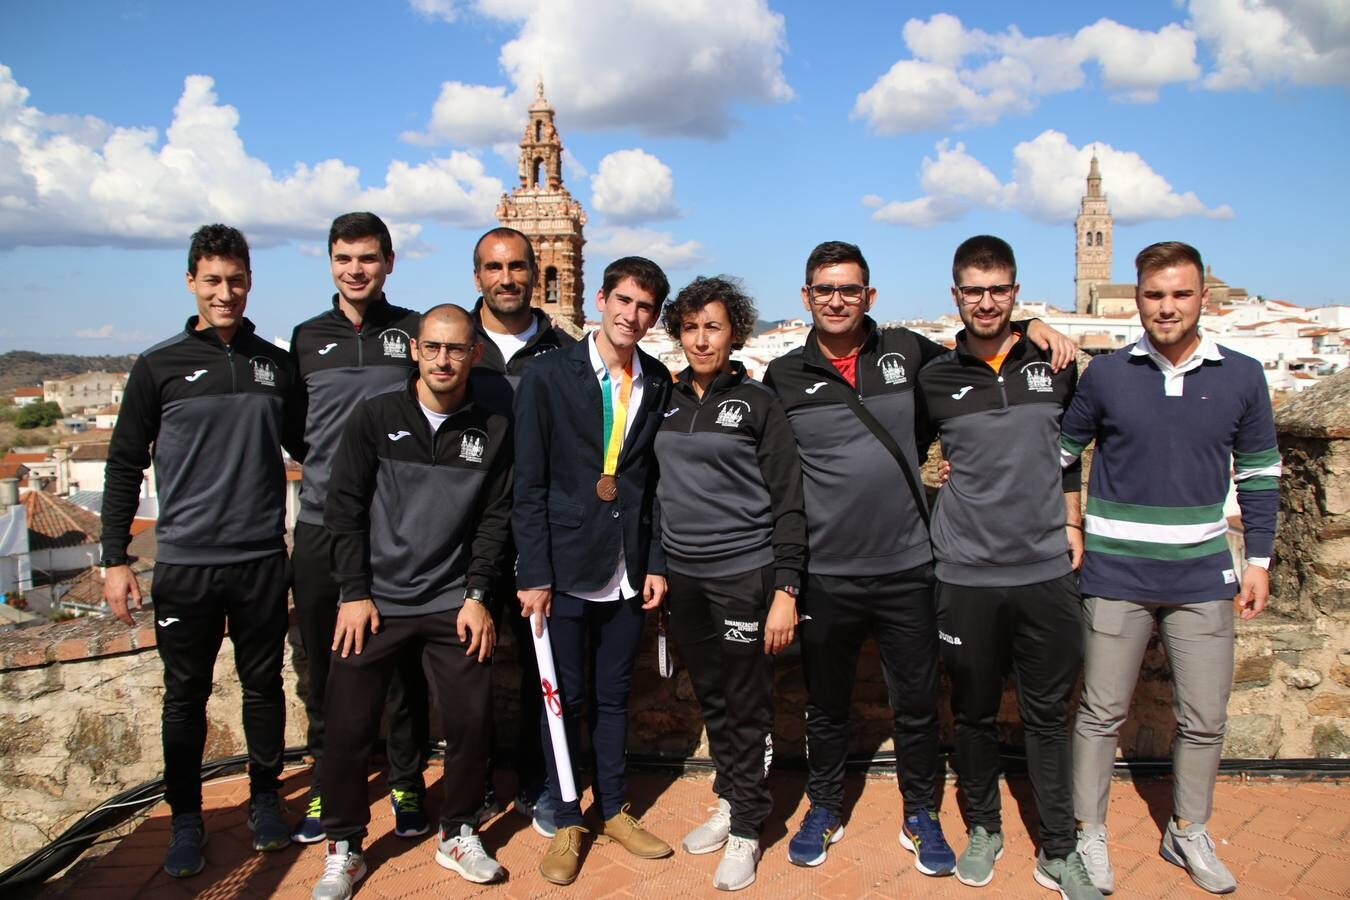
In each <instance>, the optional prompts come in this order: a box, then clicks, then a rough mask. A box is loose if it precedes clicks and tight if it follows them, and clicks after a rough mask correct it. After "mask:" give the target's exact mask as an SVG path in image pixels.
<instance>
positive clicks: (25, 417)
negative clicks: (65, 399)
mask: <svg viewBox="0 0 1350 900" xmlns="http://www.w3.org/2000/svg"><path fill="white" fill-rule="evenodd" d="M60 418H61V407H60V406H58V405H57V404H55V403H53V402H51V401H50V400H41V401H39V402H37V403H29V404H28V405H27V406H24V407H21V408H20V409H19V412H18V414H17V415H16V416H15V417H14V424H15V425H17V426H19V427H20V428H22V429H24V430H25V431H26V430H28V429H30V428H46V427H47V426H48V425H51V424H53V423H54V422H56V420H58V419H60Z"/></svg>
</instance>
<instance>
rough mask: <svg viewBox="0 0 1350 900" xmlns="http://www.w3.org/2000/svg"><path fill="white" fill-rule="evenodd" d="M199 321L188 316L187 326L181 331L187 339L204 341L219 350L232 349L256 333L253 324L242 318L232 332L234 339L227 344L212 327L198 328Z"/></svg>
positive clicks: (199, 318)
mask: <svg viewBox="0 0 1350 900" xmlns="http://www.w3.org/2000/svg"><path fill="white" fill-rule="evenodd" d="M200 321H201V317H200V316H189V317H188V320H187V324H186V325H184V326H183V330H184V331H186V332H187V333H188V337H192V338H196V339H197V340H199V341H205V342H206V343H208V344H215V345H216V346H217V347H220V348H221V349H224V348H226V347H233V346H235V345H236V344H239V343H241V342H242V341H243V340H244V339H246V338H248V337H249V336H251V335H252V334H253V333H254V331H256V329H255V328H254V326H253V322H251V321H250V320H249V319H248V318H242V319H240V320H239V326H238V327H237V328H235V330H234V338H233V339H232V340H231V341H230V342H229V343H228V344H227V343H225V342H224V341H223V340H221V339H220V332H218V331H216V329H215V328H213V327H212V326H210V325H208V326H207V327H205V328H198V327H197V324H198V323H199V322H200Z"/></svg>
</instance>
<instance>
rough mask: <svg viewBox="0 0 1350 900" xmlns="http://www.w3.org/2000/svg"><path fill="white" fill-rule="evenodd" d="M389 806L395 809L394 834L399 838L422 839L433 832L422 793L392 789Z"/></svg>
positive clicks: (390, 790)
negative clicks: (424, 806) (429, 832)
mask: <svg viewBox="0 0 1350 900" xmlns="http://www.w3.org/2000/svg"><path fill="white" fill-rule="evenodd" d="M389 805H390V806H392V807H394V834H396V835H398V836H399V837H421V836H422V835H424V834H426V833H427V832H428V831H430V830H431V824H430V823H429V822H428V821H427V813H426V810H425V809H424V808H423V804H422V792H421V791H405V790H403V789H402V788H390V789H389Z"/></svg>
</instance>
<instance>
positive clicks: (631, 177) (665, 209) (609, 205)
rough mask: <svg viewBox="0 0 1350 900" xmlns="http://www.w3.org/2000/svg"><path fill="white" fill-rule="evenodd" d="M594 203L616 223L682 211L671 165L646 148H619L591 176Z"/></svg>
mask: <svg viewBox="0 0 1350 900" xmlns="http://www.w3.org/2000/svg"><path fill="white" fill-rule="evenodd" d="M591 205H592V206H594V207H595V210H596V211H597V212H601V213H604V214H605V217H606V218H607V219H608V220H609V221H611V222H615V223H629V224H631V223H634V222H650V221H653V220H655V219H670V218H673V217H675V216H678V215H679V214H680V210H679V207H677V206H676V205H675V176H674V175H673V174H672V173H671V171H670V166H668V165H666V164H665V163H663V162H661V160H659V159H657V158H656V157H655V156H652V155H651V154H650V153H647V152H646V151H645V150H642V149H640V148H639V149H634V150H616V151H615V152H613V153H611V154H609V155H608V156H606V157H605V158H604V159H602V160H600V170H599V171H598V172H596V174H594V175H592V176H591Z"/></svg>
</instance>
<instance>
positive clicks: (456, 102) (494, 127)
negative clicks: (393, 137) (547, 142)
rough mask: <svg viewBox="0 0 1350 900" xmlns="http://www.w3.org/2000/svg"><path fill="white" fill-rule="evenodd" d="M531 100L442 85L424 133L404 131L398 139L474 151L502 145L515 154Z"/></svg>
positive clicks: (478, 88)
mask: <svg viewBox="0 0 1350 900" xmlns="http://www.w3.org/2000/svg"><path fill="white" fill-rule="evenodd" d="M531 99H533V95H532V94H531V95H529V96H528V97H527V96H526V95H524V94H521V93H520V92H519V91H517V92H514V93H512V94H510V95H509V96H508V95H507V93H506V88H504V87H488V86H487V85H482V84H465V83H464V82H462V81H445V82H442V83H441V93H440V96H439V97H437V98H436V103H435V104H434V105H433V106H432V107H431V120H430V121H429V122H427V127H426V130H424V131H405V132H403V134H402V138H403V140H405V141H407V142H409V143H411V144H419V145H421V146H424V147H425V146H431V145H434V144H440V143H446V142H449V143H456V144H467V145H470V146H475V147H480V146H485V145H489V144H506V145H507V146H511V147H514V148H515V152H519V147H518V146H516V143H517V142H519V140H520V123H521V122H523V121H525V116H526V109H527V107H528V106H529V104H530V100H531Z"/></svg>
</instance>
